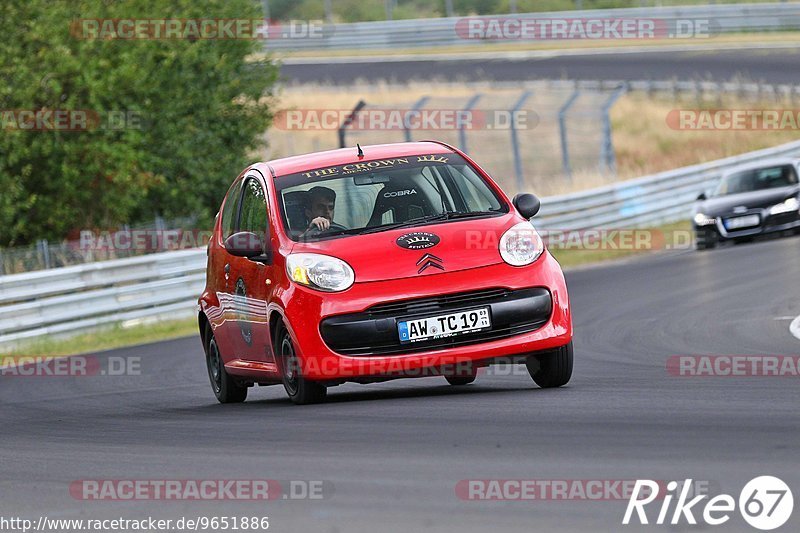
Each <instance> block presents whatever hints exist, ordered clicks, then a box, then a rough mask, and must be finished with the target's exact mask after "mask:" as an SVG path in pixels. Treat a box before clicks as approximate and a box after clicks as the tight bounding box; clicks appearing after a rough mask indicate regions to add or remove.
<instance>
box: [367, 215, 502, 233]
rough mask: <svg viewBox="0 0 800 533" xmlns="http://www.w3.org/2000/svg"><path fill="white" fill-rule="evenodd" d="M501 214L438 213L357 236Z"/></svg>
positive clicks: (377, 227) (376, 228)
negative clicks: (443, 221)
mask: <svg viewBox="0 0 800 533" xmlns="http://www.w3.org/2000/svg"><path fill="white" fill-rule="evenodd" d="M501 212H502V211H467V212H457V211H446V212H444V213H438V214H436V215H426V216H424V217H416V218H411V219H409V220H406V221H403V222H395V223H394V224H384V225H382V226H376V227H374V228H365V229H364V230H363V231H361V232H359V235H366V234H369V233H378V232H381V231H388V230H391V229H398V228H407V227H409V226H418V225H420V224H426V223H428V222H438V221H441V220H455V219H457V218H470V217H478V216H486V215H496V214H498V213H501Z"/></svg>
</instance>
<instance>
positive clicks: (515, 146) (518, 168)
mask: <svg viewBox="0 0 800 533" xmlns="http://www.w3.org/2000/svg"><path fill="white" fill-rule="evenodd" d="M531 94H532V93H531V91H525V92H524V93H522V96H520V97H519V100H517V102H516V103H515V104H514V107H513V108H511V149H512V150H514V172H515V173H516V175H517V192H520V191H522V190H523V189H524V188H525V178H524V177H523V175H522V156H521V155H520V153H519V136H518V135H517V118H516V117H517V112H518V111H519V110H520V108H521V107H522V105H523V104H524V103H525V100H527V99H528V98H529V97H530V96H531Z"/></svg>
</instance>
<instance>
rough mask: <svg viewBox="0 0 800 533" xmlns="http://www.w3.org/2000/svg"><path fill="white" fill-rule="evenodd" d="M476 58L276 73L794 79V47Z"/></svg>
mask: <svg viewBox="0 0 800 533" xmlns="http://www.w3.org/2000/svg"><path fill="white" fill-rule="evenodd" d="M489 56H490V54H486V58H481V59H475V58H471V59H464V60H447V61H428V60H417V59H415V60H410V61H395V60H392V61H384V60H383V59H376V60H374V61H372V62H370V61H366V60H363V59H361V60H359V62H351V63H348V62H331V61H329V60H323V61H320V62H318V63H302V64H292V63H288V64H285V65H283V66H282V67H281V74H282V75H283V77H284V78H285V79H286V81H288V82H295V83H312V82H313V83H331V84H338V85H348V84H352V83H353V82H355V81H357V80H365V81H370V82H375V81H378V80H389V81H396V82H409V81H423V82H424V81H432V80H446V81H481V80H491V81H524V80H541V79H562V78H563V79H575V80H648V79H652V80H671V79H673V78H674V79H677V80H692V81H693V80H711V81H719V82H724V81H733V79H735V78H738V77H741V78H742V79H744V80H745V81H755V82H757V81H763V82H766V83H775V84H779V83H791V84H794V83H796V82H797V67H798V65H800V49H798V48H777V49H769V48H767V49H754V50H753V49H751V50H747V49H745V50H722V51H715V50H710V51H691V52H676V51H674V50H670V49H666V50H662V51H656V52H653V51H650V52H622V51H620V50H619V49H612V50H608V51H607V53H589V54H585V55H580V54H572V53H571V54H569V55H557V56H554V57H537V58H529V59H491V58H490V57H489Z"/></svg>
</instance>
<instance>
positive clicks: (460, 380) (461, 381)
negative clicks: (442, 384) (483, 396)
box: [444, 376, 476, 387]
mask: <svg viewBox="0 0 800 533" xmlns="http://www.w3.org/2000/svg"><path fill="white" fill-rule="evenodd" d="M475 377H476V376H445V377H444V379H446V380H447V382H448V383H449V384H450V385H456V386H458V387H460V386H462V385H469V384H470V383H472V382H473V381H475Z"/></svg>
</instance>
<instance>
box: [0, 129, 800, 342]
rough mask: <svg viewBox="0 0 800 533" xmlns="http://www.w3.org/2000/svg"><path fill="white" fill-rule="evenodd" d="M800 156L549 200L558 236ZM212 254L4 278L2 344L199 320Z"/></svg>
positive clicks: (622, 221)
mask: <svg viewBox="0 0 800 533" xmlns="http://www.w3.org/2000/svg"><path fill="white" fill-rule="evenodd" d="M798 154H800V141H797V142H792V143H789V144H784V145H781V146H777V147H775V148H769V149H766V150H759V151H756V152H750V153H747V154H743V155H738V156H734V157H728V158H725V159H720V160H717V161H712V162H709V163H703V164H700V165H693V166H690V167H684V168H680V169H677V170H671V171H668V172H662V173H659V174H655V175H652V176H647V177H643V178H639V179H635V180H630V181H625V182H621V183H618V184H615V185H612V186H608V187H602V188H598V189H592V190H588V191H583V192H578V193H573V194H568V195H562V196H553V197H547V198H543V199H542V211H541V214H539V215H537V217H536V218H535V219H534V220H535V222H536V226H537V227H539V228H541V229H547V230H550V231H554V230H556V231H570V230H583V229H593V228H607V229H618V228H623V227H624V228H634V227H647V226H653V225H658V224H664V223H669V222H675V221H678V220H682V219H687V218H688V217H689V216H690V214H691V206H692V204H693V202H694V201H695V198H696V197H697V195H698V194H699V193H700V192H701V191H703V190H707V189H708V188H709V187H711V186H712V185H713V184H714V183H715V181H716V179H717V178H718V177H719V175H720V174H721V172H723V171H724V170H726V169H729V168H731V167H734V166H737V165H740V164H744V163H752V162H758V161H762V160H767V159H770V158H775V157H781V156H784V157H785V156H795V155H798ZM205 268H206V253H205V250H204V249H193V250H182V251H177V252H165V253H160V254H153V255H147V256H142V257H134V258H131V259H119V260H114V261H106V262H101V263H89V264H85V265H80V266H73V267H65V268H58V269H52V270H42V271H38V272H28V273H24V274H14V275H9V276H2V277H0V345H8V344H13V343H17V342H19V341H24V340H26V339H33V338H36V337H40V336H44V335H51V334H65V333H70V332H80V331H83V330H88V329H93V328H97V327H98V326H104V325H109V324H113V323H118V322H125V321H139V320H155V319H159V318H175V317H178V316H191V315H192V313H194V311H195V309H196V301H197V297H198V296H199V294H200V293H201V292H202V290H203V287H204V285H205Z"/></svg>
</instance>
